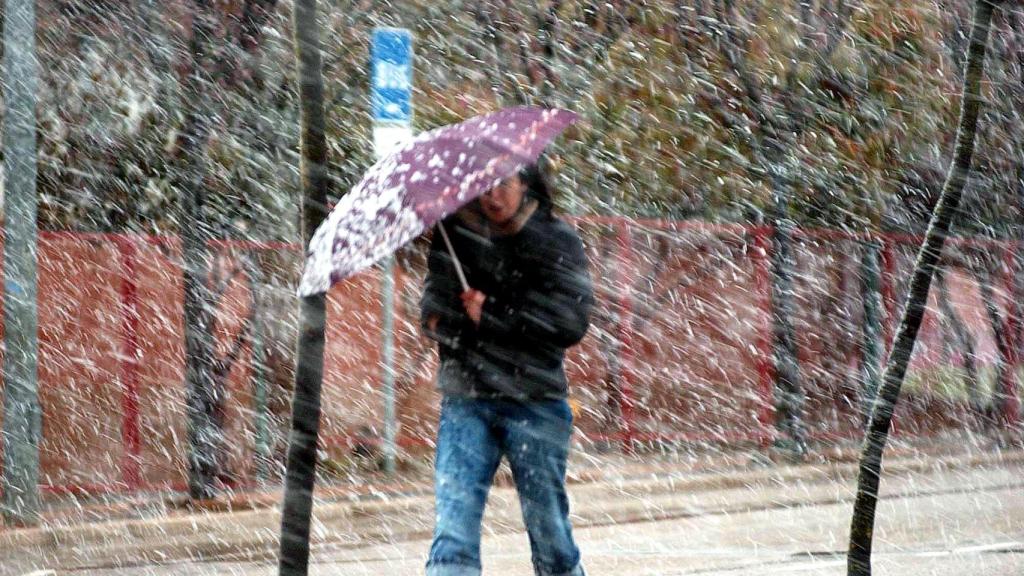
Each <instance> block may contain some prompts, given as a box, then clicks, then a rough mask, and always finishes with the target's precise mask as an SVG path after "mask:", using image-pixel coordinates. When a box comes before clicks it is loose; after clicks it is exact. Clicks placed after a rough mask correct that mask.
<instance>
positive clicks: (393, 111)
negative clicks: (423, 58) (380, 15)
mask: <svg viewBox="0 0 1024 576" xmlns="http://www.w3.org/2000/svg"><path fill="white" fill-rule="evenodd" d="M370 58H371V68H370V69H371V77H370V82H371V86H372V96H371V97H372V98H373V120H374V122H396V123H404V124H409V123H411V122H412V33H411V32H409V31H408V30H406V29H405V28H376V29H374V31H373V48H372V50H371V54H370Z"/></svg>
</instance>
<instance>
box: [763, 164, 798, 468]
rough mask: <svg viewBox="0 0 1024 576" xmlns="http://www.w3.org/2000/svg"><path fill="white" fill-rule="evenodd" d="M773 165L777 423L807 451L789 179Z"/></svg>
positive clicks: (793, 444)
mask: <svg viewBox="0 0 1024 576" xmlns="http://www.w3.org/2000/svg"><path fill="white" fill-rule="evenodd" d="M777 170H778V168H777V167H773V176H772V185H773V187H774V189H775V208H774V210H773V212H774V213H773V215H772V261H771V262H772V284H771V308H772V333H773V336H774V338H773V341H774V344H773V350H774V355H775V395H776V397H775V404H776V414H777V417H776V420H777V421H776V426H777V427H778V429H779V431H780V432H781V433H782V434H783V435H784V436H785V437H786V438H787V439H788V442H789V444H790V448H791V450H792V452H793V453H794V454H795V455H797V456H800V457H803V456H804V455H805V454H806V453H807V438H806V433H805V431H804V424H803V410H804V403H805V399H806V395H805V392H804V389H803V385H802V383H801V381H800V362H799V359H798V356H797V354H798V350H797V343H796V333H795V332H794V329H793V261H792V256H791V251H792V247H793V238H792V232H791V227H792V226H791V222H790V221H789V218H788V213H789V188H788V186H789V183H788V181H787V178H786V176H785V175H782V174H779V173H778V172H777Z"/></svg>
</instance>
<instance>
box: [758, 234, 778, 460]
mask: <svg viewBox="0 0 1024 576" xmlns="http://www.w3.org/2000/svg"><path fill="white" fill-rule="evenodd" d="M753 232H754V259H755V266H756V268H755V271H754V283H755V288H756V290H757V296H758V298H759V299H760V301H761V309H762V310H763V311H764V313H765V321H764V325H763V326H762V329H761V331H760V335H759V336H758V338H757V350H758V357H757V377H758V392H759V393H760V396H761V409H760V410H758V423H759V428H760V433H759V437H758V442H759V444H760V445H761V448H762V449H768V448H769V447H770V446H771V443H772V439H773V438H774V437H775V432H774V430H773V428H772V423H773V422H774V421H775V394H774V393H773V392H772V382H773V381H774V374H773V364H772V293H771V285H770V281H769V279H770V276H771V270H770V267H771V264H770V258H769V257H768V252H769V251H770V250H771V240H770V238H769V236H770V234H771V229H770V228H769V227H767V226H756V227H754V228H753Z"/></svg>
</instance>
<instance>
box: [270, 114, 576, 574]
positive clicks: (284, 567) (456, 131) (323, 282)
mask: <svg viewBox="0 0 1024 576" xmlns="http://www.w3.org/2000/svg"><path fill="white" fill-rule="evenodd" d="M575 120H576V114H574V113H572V112H569V111H566V110H558V109H545V108H534V107H517V108H509V109H506V110H501V111H499V112H495V113H493V114H488V115H485V116H478V117H476V118H472V119H470V120H467V121H465V122H462V123H460V124H454V125H451V126H445V127H442V128H438V129H436V130H432V131H430V132H426V133H424V134H421V135H420V136H418V137H416V138H414V139H413V140H411V141H410V142H408V143H407V144H405V145H403V146H401V147H400V148H399V149H398V150H397V151H395V152H394V153H392V154H391V155H389V156H387V157H385V158H383V159H382V160H380V161H379V162H377V163H376V164H375V165H373V167H371V168H370V170H369V171H368V172H367V173H366V175H365V176H364V177H363V179H362V180H361V181H360V182H359V184H357V185H356V187H355V188H353V189H352V191H351V192H349V193H348V194H346V195H345V196H343V197H342V198H341V200H340V201H339V202H338V204H337V205H336V206H335V207H334V209H333V210H332V211H331V213H330V215H328V217H327V219H326V220H325V221H324V222H323V224H321V225H320V227H319V228H317V229H316V232H314V234H313V237H312V239H311V240H310V243H309V248H308V250H307V253H306V265H305V269H304V270H303V273H302V279H301V281H300V282H299V290H298V293H299V295H300V296H303V297H305V296H312V295H315V294H321V293H324V292H326V291H327V290H328V289H329V288H330V287H331V286H332V285H333V284H334V283H335V282H338V281H340V280H342V279H345V278H348V277H349V276H352V275H353V274H355V273H357V272H359V271H360V270H363V269H365V268H367V267H369V266H371V265H372V264H373V263H375V262H377V261H378V260H380V259H382V258H384V257H385V256H387V255H388V254H390V253H392V252H394V251H395V250H397V249H398V248H399V247H401V246H402V245H403V244H405V243H406V242H408V241H410V240H412V239H413V238H415V237H416V236H419V235H420V234H422V233H423V232H424V231H425V230H426V229H427V228H429V227H430V226H433V225H434V224H435V223H437V222H440V220H441V219H443V218H444V217H446V216H448V215H449V214H452V213H454V212H455V211H456V210H458V209H459V208H461V207H462V206H463V205H465V204H466V203H467V202H469V201H471V200H473V199H474V198H476V197H477V196H480V195H481V194H483V193H484V192H486V191H487V190H489V189H490V188H492V187H494V186H495V185H496V184H498V183H499V182H500V181H501V180H502V179H503V178H506V177H508V176H509V175H511V174H513V173H515V171H516V170H518V169H519V168H521V167H523V166H525V165H527V164H530V163H532V162H536V161H537V159H538V157H539V156H540V154H541V151H543V150H544V148H545V147H546V146H547V145H548V144H549V143H550V142H551V140H553V139H554V138H555V137H556V136H557V135H558V134H559V133H561V132H562V130H564V129H565V128H566V126H568V125H569V124H571V123H573V122H574V121H575ZM440 230H441V233H442V234H445V232H444V229H443V228H440ZM445 240H446V241H447V234H445ZM448 246H449V251H451V244H450V243H448ZM453 257H454V254H453ZM456 262H457V260H456ZM456 270H458V271H459V274H460V276H461V275H462V272H461V268H460V267H459V266H458V265H456ZM460 280H461V281H462V283H463V286H464V287H466V283H465V278H462V277H460ZM311 393H312V394H316V398H315V400H316V402H314V404H315V405H317V406H318V405H319V382H317V385H316V392H311ZM297 399H298V392H296V401H297ZM309 419H313V422H315V416H314V415H311V416H310V418H308V419H307V420H309ZM296 421H297V420H296V418H295V417H294V414H293V419H292V426H293V430H292V436H291V440H290V443H291V444H292V445H291V446H289V458H288V470H287V474H286V476H287V478H288V481H287V487H286V489H285V499H284V509H283V510H282V533H281V559H280V562H281V563H280V566H281V570H280V573H281V574H288V575H291V574H303V575H304V574H306V572H307V566H308V555H309V541H308V534H309V524H310V516H311V512H312V500H311V498H312V492H311V489H312V487H313V478H312V474H313V472H314V468H315V460H316V452H315V446H316V443H317V439H316V437H317V428H318V427H317V426H316V425H312V426H309V428H310V429H309V430H305V428H303V429H302V430H297V429H295V427H296V426H300V427H302V426H306V425H308V424H310V422H308V421H304V422H303V423H301V424H296ZM296 437H301V438H302V440H301V441H300V442H299V444H296ZM307 442H311V444H306V443H307ZM307 446H312V447H313V449H311V450H306V449H305V448H304V447H307ZM293 448H295V450H293ZM293 452H295V455H294V460H293V454H292V453H293ZM310 460H311V461H310ZM290 492H294V495H293V496H289V494H290Z"/></svg>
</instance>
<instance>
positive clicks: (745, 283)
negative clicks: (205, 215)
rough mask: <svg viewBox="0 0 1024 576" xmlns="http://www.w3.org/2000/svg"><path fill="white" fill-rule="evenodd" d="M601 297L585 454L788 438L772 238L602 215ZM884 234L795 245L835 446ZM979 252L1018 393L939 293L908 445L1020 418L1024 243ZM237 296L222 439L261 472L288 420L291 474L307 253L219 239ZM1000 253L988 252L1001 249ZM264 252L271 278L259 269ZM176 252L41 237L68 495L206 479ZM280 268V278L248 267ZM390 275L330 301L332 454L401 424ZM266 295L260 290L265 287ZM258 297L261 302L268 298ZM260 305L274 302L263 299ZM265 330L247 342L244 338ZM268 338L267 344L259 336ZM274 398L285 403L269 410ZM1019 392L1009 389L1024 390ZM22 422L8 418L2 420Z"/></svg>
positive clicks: (426, 352)
mask: <svg viewBox="0 0 1024 576" xmlns="http://www.w3.org/2000/svg"><path fill="white" fill-rule="evenodd" d="M576 224H577V226H578V228H579V230H580V232H581V235H582V236H583V238H584V242H585V244H586V246H587V248H588V250H589V254H590V258H591V263H592V274H593V277H594V281H595V288H596V291H597V297H598V305H597V307H596V308H595V314H594V318H593V327H592V329H591V331H590V333H589V334H588V336H587V338H586V339H585V340H584V342H583V343H582V344H581V345H580V346H578V347H576V348H575V349H573V350H572V351H571V353H570V355H569V358H568V370H569V372H570V379H571V380H572V382H573V402H574V404H575V405H576V406H577V412H578V417H577V427H578V430H579V432H580V434H579V436H578V438H579V441H580V442H582V443H585V444H586V443H590V442H606V443H607V442H615V443H619V442H621V443H623V445H624V446H627V447H634V446H636V445H637V443H639V442H648V441H658V442H678V441H683V442H709V443H716V442H739V441H743V442H756V443H760V444H762V445H764V444H767V443H768V442H770V441H771V440H772V439H773V438H774V437H775V435H776V433H775V427H774V423H773V421H774V408H773V406H774V399H773V386H772V378H773V376H772V372H773V368H772V360H771V353H770V347H771V332H770V331H771V325H770V315H769V310H770V304H771V303H770V274H771V270H770V263H769V251H770V247H771V243H770V232H771V231H770V229H768V228H765V227H749V226H739V225H710V224H706V223H695V222H672V221H654V220H643V221H636V220H624V219H615V218H587V219H583V220H578V221H577V222H576ZM867 239H868V238H866V237H864V236H860V235H854V234H847V233H843V232H838V231H831V230H822V231H812V230H799V231H796V233H795V237H794V250H793V252H794V259H795V264H796V267H795V275H794V291H795V292H794V293H795V307H794V310H795V317H794V318H793V319H792V320H793V323H794V325H795V326H796V329H797V334H798V343H799V350H800V355H799V358H800V370H801V377H802V381H803V383H804V388H805V391H806V394H807V401H806V405H805V407H804V412H805V415H804V421H805V424H806V425H807V427H808V428H809V430H810V433H811V434H812V436H814V437H818V438H824V439H836V438H853V437H856V435H857V434H858V431H859V427H860V416H859V407H858V403H859V398H860V394H861V385H860V377H859V375H858V360H859V355H860V348H859V346H858V343H859V341H860V338H861V329H862V328H861V324H862V314H861V297H860V291H861V288H860V282H859V280H858V278H859V276H858V274H859V266H860V258H861V253H862V249H863V243H864V241H865V240H867ZM875 240H879V241H881V242H882V246H883V249H882V260H883V274H882V287H881V288H882V293H883V296H884V302H885V308H886V310H887V312H888V313H887V314H886V315H885V316H884V318H885V320H884V322H885V330H884V334H885V341H886V342H889V341H891V339H892V334H893V332H894V322H895V320H896V319H897V305H898V303H899V302H900V301H901V300H902V298H903V294H905V290H906V281H907V278H908V277H909V271H910V269H911V268H912V264H913V257H914V255H915V253H916V249H917V246H918V244H919V239H918V238H914V237H909V236H898V235H884V236H881V237H877V238H875ZM951 245H953V246H955V247H959V248H960V249H961V250H962V251H969V250H974V251H980V252H984V253H985V255H986V256H987V257H989V258H991V257H993V255H997V256H998V259H999V260H1000V261H1001V263H1002V265H1001V266H1000V267H999V268H998V269H997V272H998V273H997V274H996V276H994V277H992V278H991V284H990V285H991V287H992V294H993V296H992V298H991V301H992V302H993V303H994V305H995V306H996V309H997V312H999V311H1002V317H1003V322H1004V326H1003V327H1002V328H1003V333H1004V334H1005V335H1006V337H1007V338H1008V339H1009V344H1011V345H1012V346H1010V349H1011V350H1012V351H1013V354H1012V355H1011V358H1010V360H1011V364H1013V370H1012V371H1011V372H1009V374H1010V375H1011V376H1010V377H1009V378H1006V379H1004V381H1003V382H1002V383H999V382H996V383H994V384H993V383H989V384H986V385H985V387H984V389H981V390H965V388H964V387H963V386H962V385H960V384H959V382H961V381H962V368H963V360H964V358H963V355H962V353H961V351H960V350H958V349H956V347H955V346H951V345H950V344H949V342H950V336H949V324H950V320H951V319H950V318H947V317H946V315H944V314H942V313H940V311H939V307H938V306H937V303H936V301H935V298H936V296H935V293H936V291H935V290H934V289H933V291H932V301H931V302H930V304H929V311H928V314H927V315H926V318H925V324H924V326H923V329H922V331H921V334H920V337H919V343H918V347H917V349H916V351H915V355H914V358H913V361H912V365H911V371H910V373H909V375H908V379H907V385H906V387H905V395H904V399H903V401H902V402H901V405H900V407H899V409H898V411H897V417H896V431H897V433H899V434H908V435H917V434H931V433H933V432H935V431H938V430H941V429H944V428H948V427H957V426H963V425H964V422H966V421H968V420H970V419H971V418H973V417H974V416H973V415H972V414H971V413H970V410H969V408H968V406H969V402H968V399H969V398H968V397H967V394H975V395H980V396H981V397H983V400H985V401H986V402H988V401H990V400H991V399H992V398H993V397H994V394H993V391H994V390H997V389H999V388H1000V387H1002V391H1003V392H1008V391H1009V392H1012V393H1010V394H1009V397H1010V398H1011V399H1012V400H1011V401H1008V402H1004V403H1003V406H1002V408H1001V409H1002V410H1004V411H1005V415H1004V416H1005V418H1006V419H1009V420H1011V421H1013V422H1016V420H1015V418H1016V414H1017V411H1018V408H1017V404H1016V402H1017V398H1018V392H1017V390H1015V389H1013V388H1012V387H1013V386H1015V381H1016V380H1015V378H1014V377H1013V375H1017V378H1019V374H1020V361H1021V358H1020V348H1021V345H1022V342H1021V336H1020V331H1021V327H1020V324H1019V317H1017V316H1015V315H1013V314H1008V313H1006V312H1007V311H1008V310H1009V309H1010V308H1011V306H1013V305H1014V303H1015V301H1014V299H1013V295H1012V290H1010V289H1009V287H1010V286H1011V282H1010V279H1011V274H1012V273H1013V270H1014V267H1015V266H1018V265H1019V250H1020V246H1019V244H1013V243H1000V242H990V241H978V240H966V239H951ZM423 247H424V246H423V244H422V243H418V244H414V245H413V246H412V247H411V248H409V249H407V250H404V251H403V252H402V253H401V255H400V257H399V261H400V264H401V265H400V266H399V267H397V272H396V280H397V282H396V290H397V295H398V297H397V298H396V302H397V307H396V308H397V309H396V313H397V318H396V340H397V350H398V355H397V358H398V370H399V373H398V378H397V388H398V417H399V424H400V430H401V434H400V444H402V445H403V446H406V447H409V448H414V447H417V446H429V444H430V442H431V438H432V435H433V429H434V423H435V420H436V410H437V401H436V400H437V398H436V392H435V391H434V389H433V385H432V383H431V379H432V376H433V370H434V362H435V359H434V354H433V349H432V346H431V345H430V343H429V342H428V341H425V340H424V339H423V338H422V337H421V336H420V335H419V332H418V328H417V324H418V323H417V316H418V311H417V302H418V292H419V287H420V285H421V279H422V274H423V268H424V254H423ZM212 249H213V252H214V254H215V263H216V265H215V266H214V267H213V268H214V270H215V274H214V275H215V276H216V278H214V279H213V280H211V285H213V286H214V287H215V289H216V290H217V291H218V293H219V294H221V297H220V298H219V300H218V314H217V318H218V321H217V324H216V326H215V333H216V341H217V348H218V354H219V355H220V356H221V357H227V356H228V353H229V351H230V350H231V349H232V347H234V346H236V345H238V346H241V348H240V349H241V351H242V353H241V354H240V355H239V356H238V358H237V361H235V362H234V363H233V364H232V365H231V366H230V370H227V371H226V373H225V374H226V378H225V381H224V382H225V384H224V385H225V391H224V396H225V402H224V414H223V426H224V430H225V434H226V437H227V438H228V439H229V442H227V444H226V450H227V461H228V466H227V469H228V470H229V471H230V478H228V479H227V480H226V481H229V482H239V483H246V482H249V481H251V480H252V479H253V478H254V476H255V474H256V469H257V459H256V458H255V457H254V454H255V450H256V446H257V444H258V441H259V436H260V434H261V430H260V429H259V428H260V422H262V421H261V420H260V419H259V417H261V415H264V414H265V415H267V416H269V420H268V422H269V428H270V434H271V436H272V438H273V446H272V448H271V451H272V457H271V460H272V461H277V462H280V459H281V454H282V453H283V444H284V442H285V423H286V422H287V410H288V409H287V399H288V398H289V397H290V392H289V388H290V382H291V380H290V379H291V375H290V370H291V366H290V364H289V362H290V358H289V355H290V350H291V347H292V342H293V340H292V338H293V332H291V330H292V329H293V328H294V323H295V304H294V298H293V297H292V289H291V287H290V282H291V281H292V279H294V278H295V277H296V275H297V268H298V265H299V262H298V250H297V249H296V247H295V246H292V245H286V244H257V243H245V242H222V243H217V244H215V245H214V246H212ZM980 252H979V253H980ZM244 259H250V260H251V261H252V262H255V263H256V266H255V267H246V266H242V265H241V262H242V261H243V260H244ZM179 260H180V254H179V250H178V245H177V242H176V241H171V240H167V239H160V238H146V237H135V236H121V235H95V234H93V235H90V234H72V233H44V234H43V235H42V239H41V242H40V258H39V261H40V275H39V286H40V289H39V314H40V318H39V320H40V321H39V326H40V334H39V335H40V358H39V382H40V391H41V400H42V405H43V441H42V449H41V466H42V471H43V475H44V476H43V484H44V489H45V490H46V491H48V492H57V493H65V492H90V493H91V492H112V491H129V492H130V491H139V490H162V489H180V487H181V486H183V485H184V481H185V473H186V472H185V470H186V464H185V446H184V444H185V438H186V437H187V435H186V414H185V387H184V383H183V374H184V351H183V343H182V333H183V332H182V315H181V302H182V282H181V273H180V261H179ZM251 269H259V270H263V272H262V276H263V277H261V278H252V277H250V276H247V273H246V270H251ZM947 278H948V283H949V286H950V288H951V290H949V293H950V305H951V306H952V309H953V310H954V311H955V313H956V314H957V317H958V319H959V321H960V322H961V323H962V324H963V325H964V326H966V327H967V329H968V331H969V333H970V334H971V335H972V337H973V339H974V341H975V350H974V360H975V362H976V364H977V365H978V366H980V367H981V368H982V373H983V375H984V376H985V377H986V382H992V380H993V377H991V376H990V375H989V372H991V371H992V367H993V366H994V365H995V364H996V360H997V358H998V357H999V356H998V350H997V343H996V341H995V338H994V334H995V333H994V332H993V330H992V329H991V322H990V315H989V311H988V310H986V308H985V305H984V302H983V300H982V289H983V288H985V287H984V286H982V285H981V284H980V283H979V282H978V281H977V279H976V278H975V277H974V276H973V275H971V274H968V273H966V272H964V271H963V270H956V269H951V270H949V271H948V272H947ZM380 284H381V282H380V273H379V271H376V270H374V271H370V272H367V273H365V274H362V275H360V276H359V277H357V278H354V279H352V280H351V281H348V282H345V283H342V284H340V285H338V286H336V287H335V288H334V289H332V291H331V293H330V294H329V309H328V310H329V311H328V314H329V316H328V333H327V349H326V354H325V383H324V392H323V394H324V397H323V423H322V429H323V434H324V437H323V447H324V449H325V450H327V451H328V452H333V451H339V450H348V449H350V448H351V447H352V446H353V444H354V443H356V442H361V441H370V442H373V441H374V438H375V437H376V436H377V435H378V433H379V431H380V430H381V428H382V426H381V421H380V419H381V417H382V416H381V415H382V414H383V407H382V406H383V404H382V402H383V399H382V396H381V393H380V390H379V382H380V380H381V378H380V348H381V346H380V342H381V338H382V334H381V328H380V325H381V322H380V314H381V310H380V302H381V299H380V297H379V296H380V294H379V290H380ZM254 286H259V288H258V290H256V291H254ZM256 295H258V299H256V300H254V296H256ZM256 301H258V302H259V306H258V308H257V309H254V308H253V306H254V302H256ZM253 314H255V315H256V316H255V318H256V319H259V320H260V321H259V323H258V324H259V330H260V333H261V334H260V335H261V339H260V340H262V342H263V344H262V346H261V347H260V349H259V352H260V353H261V355H262V357H263V358H264V362H262V363H260V366H259V367H260V368H261V369H260V370H254V369H253V368H254V366H253V362H252V348H253V346H252V342H253V340H252V338H251V335H252V332H248V331H247V330H251V329H252V328H253V325H252V324H251V323H250V322H251V320H252V319H253V318H254V317H253ZM243 336H244V337H243ZM258 341H259V340H258ZM263 385H266V388H267V389H269V392H270V394H269V398H268V400H267V402H266V403H265V405H264V404H256V402H255V398H256V394H255V391H256V389H257V388H258V387H259V386H263ZM1007 388H1009V390H1007ZM0 417H2V416H0Z"/></svg>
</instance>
